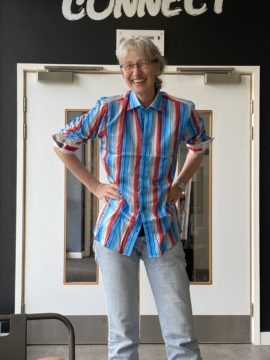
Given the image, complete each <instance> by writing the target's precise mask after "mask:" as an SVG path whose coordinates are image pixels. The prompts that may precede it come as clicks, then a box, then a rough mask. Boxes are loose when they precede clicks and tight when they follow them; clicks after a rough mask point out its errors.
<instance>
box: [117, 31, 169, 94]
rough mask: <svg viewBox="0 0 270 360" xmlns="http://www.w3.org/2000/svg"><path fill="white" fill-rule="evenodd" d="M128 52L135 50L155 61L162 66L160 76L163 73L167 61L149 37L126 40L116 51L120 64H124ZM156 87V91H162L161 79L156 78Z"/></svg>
mask: <svg viewBox="0 0 270 360" xmlns="http://www.w3.org/2000/svg"><path fill="white" fill-rule="evenodd" d="M128 50H135V51H137V52H138V53H139V54H140V55H142V56H144V57H145V58H146V59H148V60H155V61H156V62H157V63H158V64H159V65H160V74H162V73H163V71H164V69H165V65H166V63H165V59H164V57H163V56H162V55H161V54H160V51H159V49H158V47H157V46H156V45H155V44H154V43H153V41H151V40H150V39H149V38H148V37H144V36H137V37H132V38H128V39H124V40H123V41H122V42H121V43H120V45H119V47H118V48H117V49H116V57H117V59H118V62H119V64H122V63H123V60H124V57H125V56H126V54H127V52H128ZM154 86H155V89H156V90H159V89H161V87H162V80H161V79H160V78H159V77H156V80H155V84H154Z"/></svg>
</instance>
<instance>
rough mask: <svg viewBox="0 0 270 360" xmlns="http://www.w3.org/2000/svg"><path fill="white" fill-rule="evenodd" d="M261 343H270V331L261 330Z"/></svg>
mask: <svg viewBox="0 0 270 360" xmlns="http://www.w3.org/2000/svg"><path fill="white" fill-rule="evenodd" d="M261 345H270V332H261Z"/></svg>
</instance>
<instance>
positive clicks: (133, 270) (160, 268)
mask: <svg viewBox="0 0 270 360" xmlns="http://www.w3.org/2000/svg"><path fill="white" fill-rule="evenodd" d="M94 250H95V255H96V260H97V262H98V264H99V267H100V271H101V275H102V279H103V286H104V292H105V298H106V305H107V313H108V324H109V337H108V355H109V356H108V359H109V360H137V359H139V355H138V347H139V343H140V337H139V307H138V298H139V289H138V272H139V262H140V259H142V260H143V261H144V265H145V268H146V272H147V276H148V279H149V282H150V285H151V289H152V292H153V295H154V299H155V302H156V306H157V310H158V315H159V322H160V326H161V331H162V336H163V339H164V342H165V346H166V352H167V357H168V359H169V360H178V359H179V360H180V359H182V360H201V359H202V358H201V356H200V350H199V346H198V342H197V340H196V338H195V336H194V330H193V321H192V310H191V302H190V293H189V279H188V276H187V273H186V261H185V254H184V251H183V247H182V243H181V241H179V242H178V243H177V244H176V245H175V246H174V247H173V248H172V249H170V250H168V251H166V252H165V253H164V255H163V256H161V257H159V258H149V257H148V252H147V245H146V241H145V238H144V237H138V238H137V241H136V243H135V246H134V249H133V251H132V254H131V256H125V255H121V254H119V253H117V252H114V251H112V250H109V249H107V248H105V247H103V246H102V245H101V244H99V243H98V242H97V241H95V243H94Z"/></svg>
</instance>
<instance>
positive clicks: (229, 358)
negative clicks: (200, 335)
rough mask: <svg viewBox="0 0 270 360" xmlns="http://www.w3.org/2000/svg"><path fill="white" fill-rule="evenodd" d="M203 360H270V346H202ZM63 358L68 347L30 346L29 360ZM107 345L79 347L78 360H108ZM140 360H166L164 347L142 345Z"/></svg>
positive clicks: (66, 355)
mask: <svg viewBox="0 0 270 360" xmlns="http://www.w3.org/2000/svg"><path fill="white" fill-rule="evenodd" d="M200 348H201V353H202V357H203V360H270V346H253V345H250V344H239V345H238V344H215V345H213V344H210V345H206V344H201V345H200ZM53 355H54V356H63V357H65V360H67V359H68V348H67V347H66V346H62V345H61V346H59V345H58V346H51V345H50V346H37V345H34V346H28V349H27V360H38V359H39V358H42V357H46V356H53ZM106 359H107V347H106V346H105V345H77V346H76V360H106ZM140 360H166V354H165V350H164V346H163V345H159V344H158V345H157V344H155V345H145V344H144V345H141V346H140Z"/></svg>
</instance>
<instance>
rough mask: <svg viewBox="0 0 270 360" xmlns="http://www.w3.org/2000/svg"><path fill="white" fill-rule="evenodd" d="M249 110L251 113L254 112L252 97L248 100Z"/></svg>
mask: <svg viewBox="0 0 270 360" xmlns="http://www.w3.org/2000/svg"><path fill="white" fill-rule="evenodd" d="M250 112H251V114H252V115H253V113H254V100H253V99H251V101H250Z"/></svg>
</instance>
